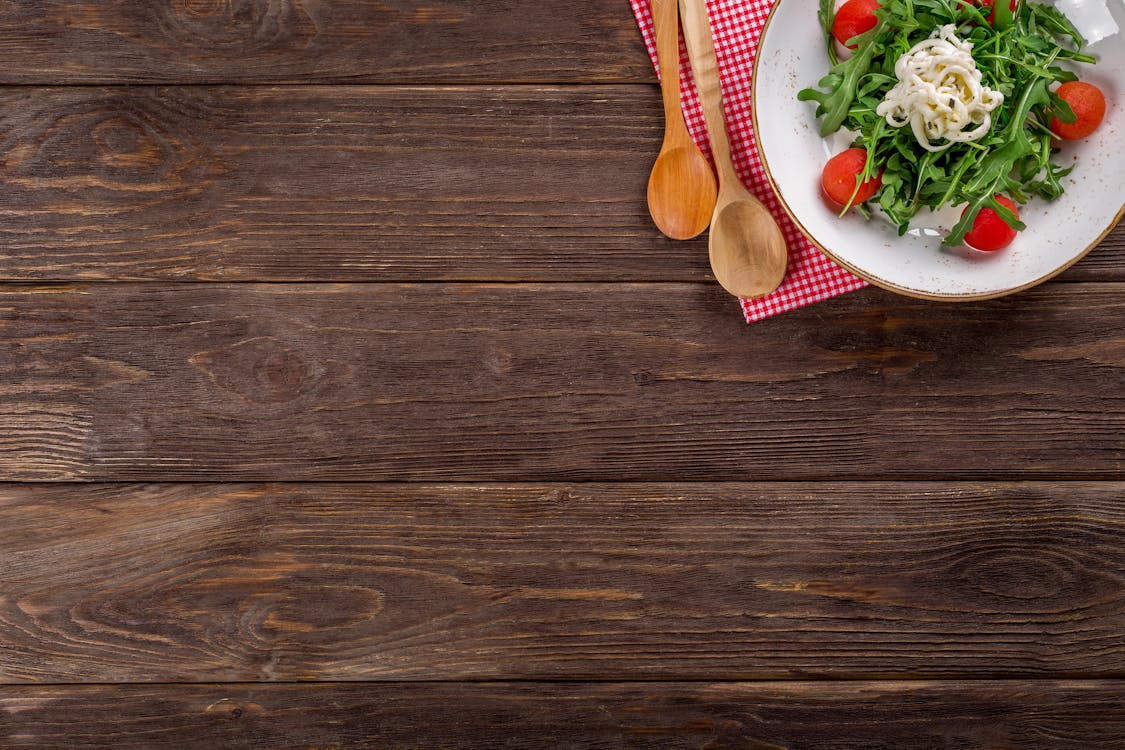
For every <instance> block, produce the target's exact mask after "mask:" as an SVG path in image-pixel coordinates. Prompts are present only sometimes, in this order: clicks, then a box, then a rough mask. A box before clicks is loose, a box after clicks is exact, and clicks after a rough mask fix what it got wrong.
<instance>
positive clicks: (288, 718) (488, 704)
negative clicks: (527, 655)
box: [0, 681, 1125, 750]
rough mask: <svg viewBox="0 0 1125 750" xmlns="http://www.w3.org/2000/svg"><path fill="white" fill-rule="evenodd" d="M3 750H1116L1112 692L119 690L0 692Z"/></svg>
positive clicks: (881, 688) (886, 685)
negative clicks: (156, 749)
mask: <svg viewBox="0 0 1125 750" xmlns="http://www.w3.org/2000/svg"><path fill="white" fill-rule="evenodd" d="M0 711H3V712H4V714H0V741H3V743H4V747H5V748H7V750H53V749H56V748H57V750H76V749H77V750H81V749H82V748H105V747H113V748H115V750H141V749H144V750H147V749H148V748H152V747H157V746H159V747H178V748H189V749H190V748H202V749H204V750H228V749H229V750H233V749H235V748H264V747H268V748H301V750H327V749H328V748H333V749H335V750H343V748H349V749H352V748H369V749H371V750H376V749H378V750H418V749H419V748H427V749H432V748H454V747H455V748H463V749H465V750H470V749H472V748H481V749H482V750H492V748H497V747H519V748H525V749H526V750H538V749H540V748H542V749H543V750H555V749H556V748H561V747H565V748H568V749H569V750H595V749H601V748H610V747H612V748H631V749H633V750H647V749H651V750H687V749H688V748H699V749H700V750H736V749H741V750H807V749H808V748H833V749H834V750H932V749H933V748H938V747H941V748H989V749H990V750H1045V749H1047V748H1050V750H1118V749H1119V748H1120V747H1122V745H1123V744H1125V719H1123V718H1122V717H1125V694H1123V691H1122V687H1121V685H1120V684H1119V683H1115V682H1096V681H1094V682H1084V683H1079V682H1046V681H1037V682H974V683H967V684H957V683H954V684H949V683H924V682H923V683H910V682H859V683H843V684H841V683H827V684H825V683H820V684H817V683H808V682H798V683H770V682H766V683H733V684H716V683H687V684H683V683H681V684H668V683H641V684H637V683H633V684H584V683H572V684H566V685H558V684H555V685H551V684H541V683H514V684H513V683H508V684H476V685H474V684H452V685H451V684H441V683H437V684H425V685H410V684H406V685H396V684H391V685H386V684H383V685H368V684H350V685H190V686H189V685H153V686H141V685H130V686H127V687H106V686H97V687H35V688H4V689H2V690H0Z"/></svg>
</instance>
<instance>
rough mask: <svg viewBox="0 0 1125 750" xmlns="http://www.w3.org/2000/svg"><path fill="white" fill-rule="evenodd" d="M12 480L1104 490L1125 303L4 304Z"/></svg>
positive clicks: (11, 298) (1124, 363) (91, 298)
mask: <svg viewBox="0 0 1125 750" xmlns="http://www.w3.org/2000/svg"><path fill="white" fill-rule="evenodd" d="M0 309H2V310H3V311H4V314H3V316H2V317H0V346H3V351H4V352H5V357H4V359H2V360H0V367H2V368H3V370H2V380H0V396H2V399H0V435H2V436H3V438H2V439H3V443H2V445H3V447H4V451H3V453H2V454H0V476H2V477H4V478H6V479H8V480H17V479H27V480H72V479H86V480H89V479H98V480H142V481H148V480H187V481H191V480H198V479H222V480H266V481H269V480H278V479H286V480H326V479H349V480H388V479H401V480H408V481H420V480H423V481H424V480H435V479H438V480H466V481H477V480H486V479H490V480H502V481H508V480H512V481H519V480H523V479H536V480H548V479H559V480H575V479H586V480H597V479H612V480H626V479H628V480H675V479H704V480H721V479H732V480H740V479H779V480H788V479H802V478H804V479H817V478H836V479H846V478H871V477H892V478H893V477H898V478H913V479H924V478H950V479H956V478H1015V477H1027V478H1031V477H1040V478H1054V477H1059V476H1067V477H1073V478H1089V479H1111V478H1118V477H1120V476H1121V471H1122V466H1123V461H1122V459H1123V458H1125V441H1123V439H1122V436H1123V435H1125V399H1123V395H1125V392H1123V390H1122V387H1121V386H1122V383H1125V375H1123V368H1125V358H1123V349H1122V343H1123V342H1125V338H1123V329H1122V321H1123V320H1125V315H1123V313H1125V296H1123V295H1122V287H1121V286H1120V285H1117V284H1054V285H1047V286H1044V287H1041V288H1039V289H1038V290H1036V291H1032V292H1029V293H1026V294H1022V295H1019V296H1017V297H1013V298H1007V299H1002V300H996V301H991V302H984V303H961V304H956V305H952V304H940V303H933V302H924V301H917V300H911V299H907V298H902V297H897V296H895V295H891V294H889V293H885V292H881V291H878V290H873V289H872V290H865V291H863V292H859V293H856V294H852V295H848V296H845V297H842V298H838V299H836V300H833V301H831V302H828V303H825V304H821V305H817V306H814V307H810V308H806V309H804V310H801V311H797V312H795V313H791V314H787V315H784V316H780V317H778V318H775V319H772V320H769V321H765V322H763V323H760V324H757V325H754V326H752V327H747V326H745V325H744V324H743V322H742V319H741V316H740V315H739V313H738V309H737V307H736V306H735V304H734V302H733V300H731V299H730V298H729V297H726V296H725V295H724V294H723V292H721V291H720V290H719V289H718V288H717V287H715V286H713V285H710V284H699V285H692V284H655V285H648V284H636V285H634V284H612V285H606V284H594V285H582V284H577V285H574V284H562V285H519V284H507V285H482V284H452V285H451V284H423V285H332V286H322V285H316V284H297V285H249V284H233V285H223V284H179V285H157V284H136V285H127V284H102V285H99V284H94V285H77V286H46V287H16V286H8V287H5V288H3V289H0Z"/></svg>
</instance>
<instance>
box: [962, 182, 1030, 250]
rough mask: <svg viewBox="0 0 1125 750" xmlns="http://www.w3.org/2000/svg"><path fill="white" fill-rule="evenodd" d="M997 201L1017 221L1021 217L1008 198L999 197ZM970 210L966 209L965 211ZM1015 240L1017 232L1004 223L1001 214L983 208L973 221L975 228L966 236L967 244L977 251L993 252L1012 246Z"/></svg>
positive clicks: (963, 213) (963, 212)
mask: <svg viewBox="0 0 1125 750" xmlns="http://www.w3.org/2000/svg"><path fill="white" fill-rule="evenodd" d="M996 201H997V202H998V203H999V204H1000V205H1002V206H1004V207H1005V208H1007V209H1008V210H1009V211H1011V212H1012V213H1014V214H1015V215H1016V218H1017V219H1018V218H1019V217H1020V212H1019V209H1018V208H1016V204H1015V203H1013V202H1012V201H1010V200H1009V199H1008V198H1007V197H1006V196H1003V195H997V196H996ZM968 210H969V209H968V208H967V207H966V209H965V211H968ZM965 211H962V212H961V215H962V216H964V215H965ZM1015 238H1016V230H1014V229H1012V228H1011V227H1010V226H1008V225H1007V224H1006V223H1004V220H1003V219H1001V218H1000V214H998V213H996V211H995V210H994V209H991V208H982V209H981V210H980V213H978V214H977V218H976V220H975V221H973V228H972V229H970V230H969V232H968V233H967V234H966V235H965V244H966V245H968V246H969V247H971V248H973V249H975V250H984V251H986V252H991V251H993V250H1001V249H1003V248H1005V247H1007V246H1008V245H1010V244H1012V240H1014V239H1015Z"/></svg>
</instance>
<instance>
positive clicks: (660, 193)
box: [648, 0, 717, 240]
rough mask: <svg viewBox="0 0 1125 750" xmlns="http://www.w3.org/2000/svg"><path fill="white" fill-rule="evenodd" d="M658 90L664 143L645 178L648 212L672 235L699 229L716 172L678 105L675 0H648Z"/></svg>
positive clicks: (710, 203) (709, 207)
mask: <svg viewBox="0 0 1125 750" xmlns="http://www.w3.org/2000/svg"><path fill="white" fill-rule="evenodd" d="M652 24H653V27H654V30H655V32H656V59H657V61H658V62H659V63H660V93H661V94H662V95H663V96H664V143H663V144H662V145H661V147H660V155H659V156H658V157H656V163H655V164H654V165H653V166H652V174H650V175H649V178H648V212H649V214H651V215H652V220H653V221H654V222H656V227H657V228H658V229H659V230H660V231H661V232H663V233H664V234H666V235H667V236H668V237H671V238H672V239H674V240H686V239H690V238H692V237H695V236H696V235H698V234H700V233H702V232H703V230H704V229H706V228H707V225H708V224H709V223H710V222H711V214H712V212H713V211H714V210H715V197H716V193H717V188H716V186H715V175H714V173H712V172H711V165H710V164H708V163H707V157H705V156H704V155H703V152H702V151H700V150H699V147H698V146H696V145H695V141H693V140H692V139H691V135H690V134H689V133H688V129H687V125H686V124H685V123H684V113H683V110H681V109H680V13H679V7H678V6H677V4H676V0H652Z"/></svg>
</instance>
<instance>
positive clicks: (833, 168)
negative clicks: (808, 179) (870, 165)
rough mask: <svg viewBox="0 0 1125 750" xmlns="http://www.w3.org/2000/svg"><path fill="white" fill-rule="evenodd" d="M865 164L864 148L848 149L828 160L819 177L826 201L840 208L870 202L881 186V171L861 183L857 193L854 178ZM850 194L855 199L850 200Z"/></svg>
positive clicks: (865, 151) (865, 152) (865, 150)
mask: <svg viewBox="0 0 1125 750" xmlns="http://www.w3.org/2000/svg"><path fill="white" fill-rule="evenodd" d="M866 163H867V149H865V148H849V149H847V150H846V151H841V152H840V153H838V154H836V155H835V156H833V157H832V158H831V159H829V160H828V163H827V164H825V165H824V172H822V173H821V175H820V185H821V187H822V188H823V189H824V194H825V195H827V196H828V199H829V200H830V201H832V202H833V203H835V204H836V205H837V206H840V207H841V208H843V207H844V206H847V205H849V204H850V205H853V206H854V205H856V204H858V203H863V202H864V201H867V200H871V198H872V197H874V195H875V193H877V192H879V187H880V186H881V185H882V184H883V179H882V178H883V171H882V170H879V174H877V175H875V176H874V177H871V178H870V179H868V180H866V181H865V182H863V184H861V185H860V186H859V190H858V191H857V190H856V189H855V183H856V178H857V177H859V175H860V173H861V172H863V165H864V164H866ZM852 193H855V198H852Z"/></svg>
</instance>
